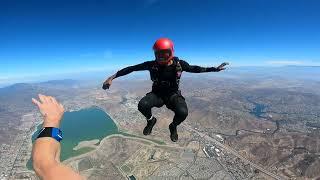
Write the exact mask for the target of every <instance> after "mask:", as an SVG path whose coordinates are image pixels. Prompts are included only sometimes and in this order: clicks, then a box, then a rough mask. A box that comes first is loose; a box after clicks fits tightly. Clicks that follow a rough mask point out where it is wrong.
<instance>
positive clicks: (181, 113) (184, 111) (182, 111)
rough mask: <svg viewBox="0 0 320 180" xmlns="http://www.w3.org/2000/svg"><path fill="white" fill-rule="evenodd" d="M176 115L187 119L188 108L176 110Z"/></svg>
mask: <svg viewBox="0 0 320 180" xmlns="http://www.w3.org/2000/svg"><path fill="white" fill-rule="evenodd" d="M175 113H176V115H177V116H179V117H181V118H183V119H185V118H186V117H187V116H188V108H186V107H179V108H178V109H177V110H176V112H175Z"/></svg>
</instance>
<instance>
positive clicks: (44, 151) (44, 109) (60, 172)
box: [32, 94, 84, 180]
mask: <svg viewBox="0 0 320 180" xmlns="http://www.w3.org/2000/svg"><path fill="white" fill-rule="evenodd" d="M39 99H40V101H38V100H36V99H33V98H32V102H33V103H34V104H36V105H37V106H38V108H39V110H40V112H41V114H42V115H43V117H44V121H43V127H56V128H59V126H60V121H61V119H62V116H63V113H64V108H63V106H62V105H61V104H60V103H59V102H58V101H57V100H56V99H55V98H53V97H51V96H44V95H41V94H39ZM32 160H33V168H34V170H35V172H36V173H37V175H38V176H39V177H40V178H41V179H45V180H46V179H48V180H54V179H57V180H60V179H72V180H80V179H84V178H83V177H81V176H80V175H79V174H77V173H76V172H74V171H73V170H72V169H71V168H69V167H67V166H65V165H63V164H62V163H60V143H59V142H58V141H57V140H55V139H54V138H51V137H41V138H38V139H37V140H36V141H35V143H34V145H33V149H32Z"/></svg>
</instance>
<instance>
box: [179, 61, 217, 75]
mask: <svg viewBox="0 0 320 180" xmlns="http://www.w3.org/2000/svg"><path fill="white" fill-rule="evenodd" d="M180 64H181V67H182V71H186V72H191V73H204V72H217V71H218V70H217V68H215V67H201V66H196V65H190V64H189V63H187V62H186V61H184V60H180Z"/></svg>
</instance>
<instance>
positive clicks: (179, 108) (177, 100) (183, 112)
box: [166, 93, 188, 142]
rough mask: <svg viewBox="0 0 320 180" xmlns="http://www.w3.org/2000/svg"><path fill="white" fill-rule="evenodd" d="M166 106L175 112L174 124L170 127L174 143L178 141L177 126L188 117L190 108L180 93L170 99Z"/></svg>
mask: <svg viewBox="0 0 320 180" xmlns="http://www.w3.org/2000/svg"><path fill="white" fill-rule="evenodd" d="M166 106H167V107H168V108H169V109H171V110H172V111H173V112H174V117H173V121H172V123H171V124H170V125H169V130H170V138H171V140H172V141H173V142H176V141H177V140H178V133H177V126H178V125H179V124H181V123H182V122H183V121H184V120H185V119H186V118H187V116H188V107H187V103H186V101H185V99H184V97H183V96H182V95H181V94H180V93H178V94H174V95H172V96H171V97H170V98H169V101H168V103H167V104H166Z"/></svg>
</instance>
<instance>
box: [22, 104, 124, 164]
mask: <svg viewBox="0 0 320 180" xmlns="http://www.w3.org/2000/svg"><path fill="white" fill-rule="evenodd" d="M41 128H42V124H41V125H39V126H38V130H39V129H41ZM60 129H61V130H62V134H63V140H62V141H61V156H60V157H61V161H63V160H66V159H68V158H70V157H74V156H78V155H80V154H84V153H86V152H89V151H91V150H93V148H88V147H86V148H81V149H79V150H77V151H74V150H73V148H74V147H75V146H77V145H78V143H79V142H81V141H88V140H93V139H99V140H102V139H103V138H104V137H106V136H109V135H111V134H118V133H119V131H118V128H117V126H116V124H115V123H114V121H113V120H112V119H111V118H110V116H108V114H106V113H105V112H104V111H103V110H101V109H99V108H96V107H92V108H88V109H82V110H79V111H73V112H65V114H64V117H63V120H62V123H61V125H60ZM38 130H37V132H35V133H34V134H33V135H32V142H34V139H35V138H36V136H37V134H38ZM27 168H28V169H32V161H31V159H30V160H29V161H28V163H27Z"/></svg>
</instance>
